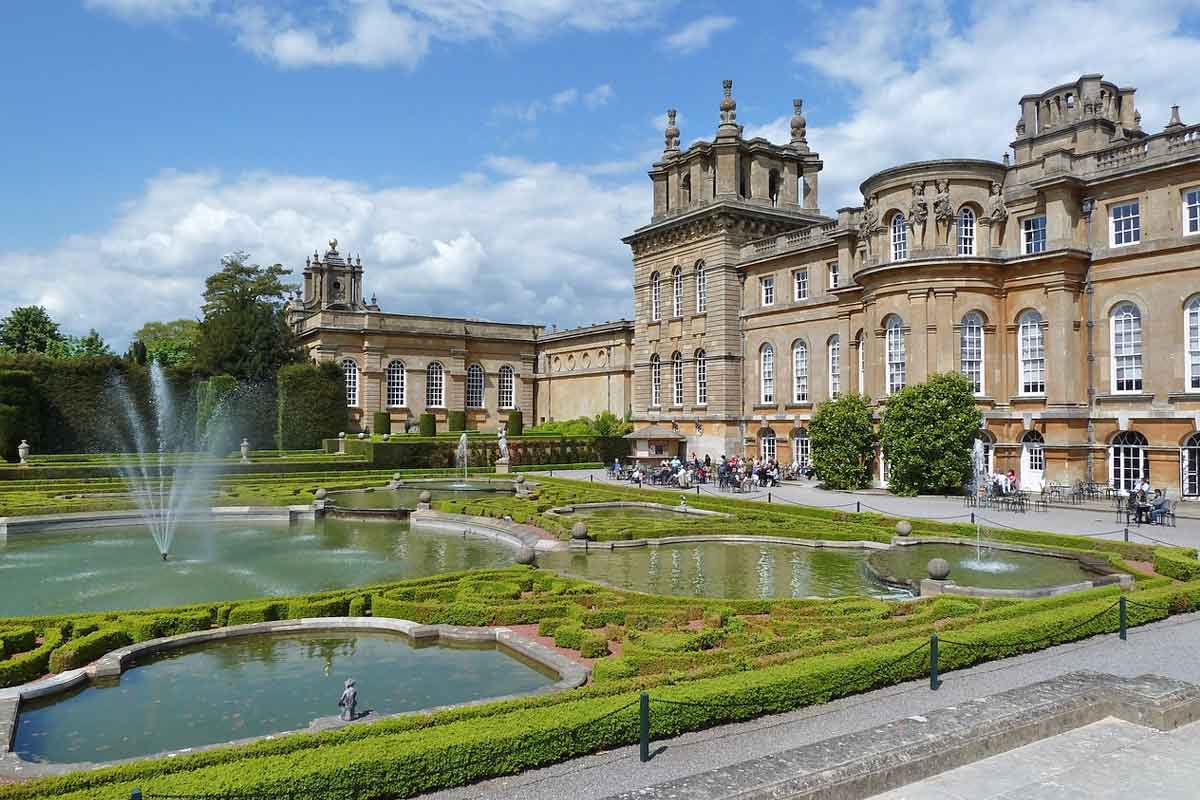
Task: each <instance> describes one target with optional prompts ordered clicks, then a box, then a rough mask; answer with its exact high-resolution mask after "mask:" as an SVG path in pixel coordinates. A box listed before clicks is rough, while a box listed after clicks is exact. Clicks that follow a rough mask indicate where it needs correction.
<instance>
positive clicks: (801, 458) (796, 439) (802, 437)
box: [792, 428, 812, 466]
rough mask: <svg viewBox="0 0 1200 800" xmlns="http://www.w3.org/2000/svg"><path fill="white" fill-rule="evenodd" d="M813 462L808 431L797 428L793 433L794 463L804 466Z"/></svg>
mask: <svg viewBox="0 0 1200 800" xmlns="http://www.w3.org/2000/svg"><path fill="white" fill-rule="evenodd" d="M811 461H812V442H811V441H810V440H809V438H808V431H806V430H804V428H797V429H796V430H795V431H793V432H792V463H793V464H799V465H800V466H804V465H806V464H808V463H809V462H811Z"/></svg>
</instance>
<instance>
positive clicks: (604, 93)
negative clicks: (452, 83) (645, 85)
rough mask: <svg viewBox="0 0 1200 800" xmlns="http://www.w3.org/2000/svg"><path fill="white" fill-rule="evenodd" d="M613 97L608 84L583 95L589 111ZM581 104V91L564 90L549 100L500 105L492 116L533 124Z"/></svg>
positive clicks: (573, 89) (494, 108)
mask: <svg viewBox="0 0 1200 800" xmlns="http://www.w3.org/2000/svg"><path fill="white" fill-rule="evenodd" d="M612 96H613V88H612V86H610V85H609V84H607V83H604V84H601V85H599V86H597V87H596V88H595V89H592V90H591V91H590V92H587V93H586V94H584V95H583V104H584V106H586V107H587V109H588V110H589V111H595V110H596V109H597V108H599V107H600V106H602V105H604V104H605V103H607V102H608V100H609V98H611V97H612ZM578 102H579V90H578V89H575V88H570V89H563V90H562V91H561V92H556V93H555V94H553V95H551V96H550V98H549V99H548V100H541V99H538V100H530V101H528V102H521V103H499V104H497V105H496V106H494V107H493V108H492V114H493V116H496V117H501V118H505V119H515V120H518V121H519V122H525V123H529V124H532V123H534V122H537V121H538V118H539V117H541V116H542V115H543V114H545V113H546V112H547V111H553V112H555V113H561V112H563V111H566V110H567V109H569V108H571V107H572V106H574V105H575V104H576V103H578Z"/></svg>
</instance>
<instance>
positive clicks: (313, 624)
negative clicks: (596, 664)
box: [0, 617, 591, 779]
mask: <svg viewBox="0 0 1200 800" xmlns="http://www.w3.org/2000/svg"><path fill="white" fill-rule="evenodd" d="M344 631H364V632H374V633H378V632H386V633H395V634H399V635H402V636H406V637H408V638H409V639H412V640H414V641H420V640H434V641H446V642H480V643H487V642H494V643H496V644H497V645H498V646H500V647H501V648H504V649H507V650H509V651H511V652H513V653H515V654H517V655H519V656H522V657H524V658H526V659H529V660H530V661H533V662H535V663H537V664H539V665H541V666H542V667H545V668H547V669H549V670H551V671H552V672H554V673H556V674H557V675H558V680H557V681H555V682H554V683H552V684H550V685H549V686H543V687H540V688H538V689H533V690H532V691H528V692H520V693H517V694H505V695H496V696H494V697H484V698H480V699H478V700H468V701H465V702H462V703H453V704H450V705H442V706H433V707H430V708H422V709H417V710H414V711H404V712H401V713H397V714H382V715H370V716H366V717H362V718H359V719H357V720H354V721H353V722H347V721H345V720H341V719H339V718H338V717H337V716H328V717H318V718H317V719H314V720H313V721H312V722H310V723H309V725H308V727H307V728H303V729H297V730H290V731H280V732H278V733H271V734H265V735H263V736H253V737H248V738H245V739H233V740H230V741H227V742H219V743H216V744H211V745H202V746H198V747H190V748H184V749H181V750H171V751H164V752H161V753H151V754H147V755H144V756H136V757H134V758H127V759H118V760H114V761H99V762H91V761H86V762H69V763H62V762H35V761H26V760H24V759H22V758H21V757H20V756H18V755H17V754H16V753H13V752H12V750H11V747H12V741H13V737H14V736H15V735H16V724H17V718H18V716H19V713H20V705H21V701H22V700H26V699H34V698H39V697H45V696H47V695H51V694H55V693H58V692H63V691H66V690H67V689H70V688H73V687H75V686H77V685H79V684H80V683H83V682H86V681H90V680H93V679H96V678H105V677H115V676H120V674H121V673H122V672H123V671H124V669H125V664H126V662H128V661H129V660H131V659H132V658H133V657H134V656H137V655H147V654H154V653H159V652H163V651H166V650H174V649H178V648H180V647H186V646H189V645H194V644H203V643H205V642H211V641H221V640H225V639H233V638H239V637H242V636H254V635H262V634H281V633H314V632H344ZM590 675H591V670H590V669H589V668H588V667H586V666H584V665H582V664H579V663H577V662H575V661H572V660H570V659H568V658H567V657H566V656H563V655H561V654H559V653H557V652H555V651H554V650H552V649H551V648H549V647H546V646H545V645H542V644H539V643H537V642H534V641H530V640H529V639H525V638H524V637H521V636H519V635H517V634H516V633H515V632H513V631H512V630H511V629H509V628H505V627H502V626H492V627H484V628H469V627H462V626H458V625H441V624H439V625H425V624H421V623H417V622H412V621H411V620H406V619H392V618H390V617H379V618H376V617H308V618H304V619H294V620H280V621H277V622H255V623H250V624H248V625H234V626H227V627H224V628H213V629H210V630H206V631H195V632H193V633H184V634H179V635H177V636H165V637H162V638H159V639H150V640H148V641H145V642H138V643H135V644H132V645H128V646H126V647H122V648H119V649H117V650H113V651H112V652H110V653H107V654H105V655H104V656H102V657H100V658H99V659H97V660H96V661H93V662H92V663H91V664H88V665H87V666H85V667H80V668H79V669H73V670H69V671H67V672H62V673H59V674H56V675H47V676H45V677H42V678H39V679H37V680H35V681H30V682H28V683H24V684H21V685H19V686H13V687H10V688H7V689H0V776H2V777H6V778H20V779H34V778H45V777H52V776H56V775H63V774H66V773H69V772H79V771H84V770H89V769H98V768H100V767H108V766H114V765H118V764H123V763H130V762H133V761H144V760H147V759H154V758H171V757H175V756H179V755H185V754H190V753H198V752H203V751H206V750H214V749H217V748H222V747H239V746H244V745H247V744H252V743H254V742H259V741H264V740H269V739H275V738H278V737H280V736H289V735H293V734H299V733H319V732H321V731H327V730H334V729H337V728H341V727H344V726H346V725H358V724H362V723H371V722H378V721H381V720H386V719H393V718H396V717H403V716H409V715H412V714H426V715H429V714H433V713H435V712H438V711H444V710H447V709H451V708H464V707H468V706H476V705H482V704H484V703H495V702H500V701H502V700H510V699H513V698H517V697H526V696H529V695H538V694H552V693H555V692H561V691H566V690H568V689H575V688H578V687H579V686H582V685H583V684H585V683H586V682H587V680H588V677H589V676H590Z"/></svg>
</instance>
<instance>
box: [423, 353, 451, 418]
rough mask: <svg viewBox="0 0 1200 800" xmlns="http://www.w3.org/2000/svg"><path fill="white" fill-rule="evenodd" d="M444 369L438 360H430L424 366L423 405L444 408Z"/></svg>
mask: <svg viewBox="0 0 1200 800" xmlns="http://www.w3.org/2000/svg"><path fill="white" fill-rule="evenodd" d="M445 406H446V370H445V368H444V367H442V363H441V362H440V361H431V362H429V366H428V367H426V368H425V407H426V408H445Z"/></svg>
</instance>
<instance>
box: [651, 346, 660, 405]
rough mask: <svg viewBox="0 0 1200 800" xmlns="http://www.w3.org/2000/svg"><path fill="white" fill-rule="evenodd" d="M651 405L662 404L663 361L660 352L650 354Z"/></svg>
mask: <svg viewBox="0 0 1200 800" xmlns="http://www.w3.org/2000/svg"><path fill="white" fill-rule="evenodd" d="M650 405H652V406H657V405H662V363H661V362H660V361H659V360H658V354H655V355H652V356H650Z"/></svg>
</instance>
